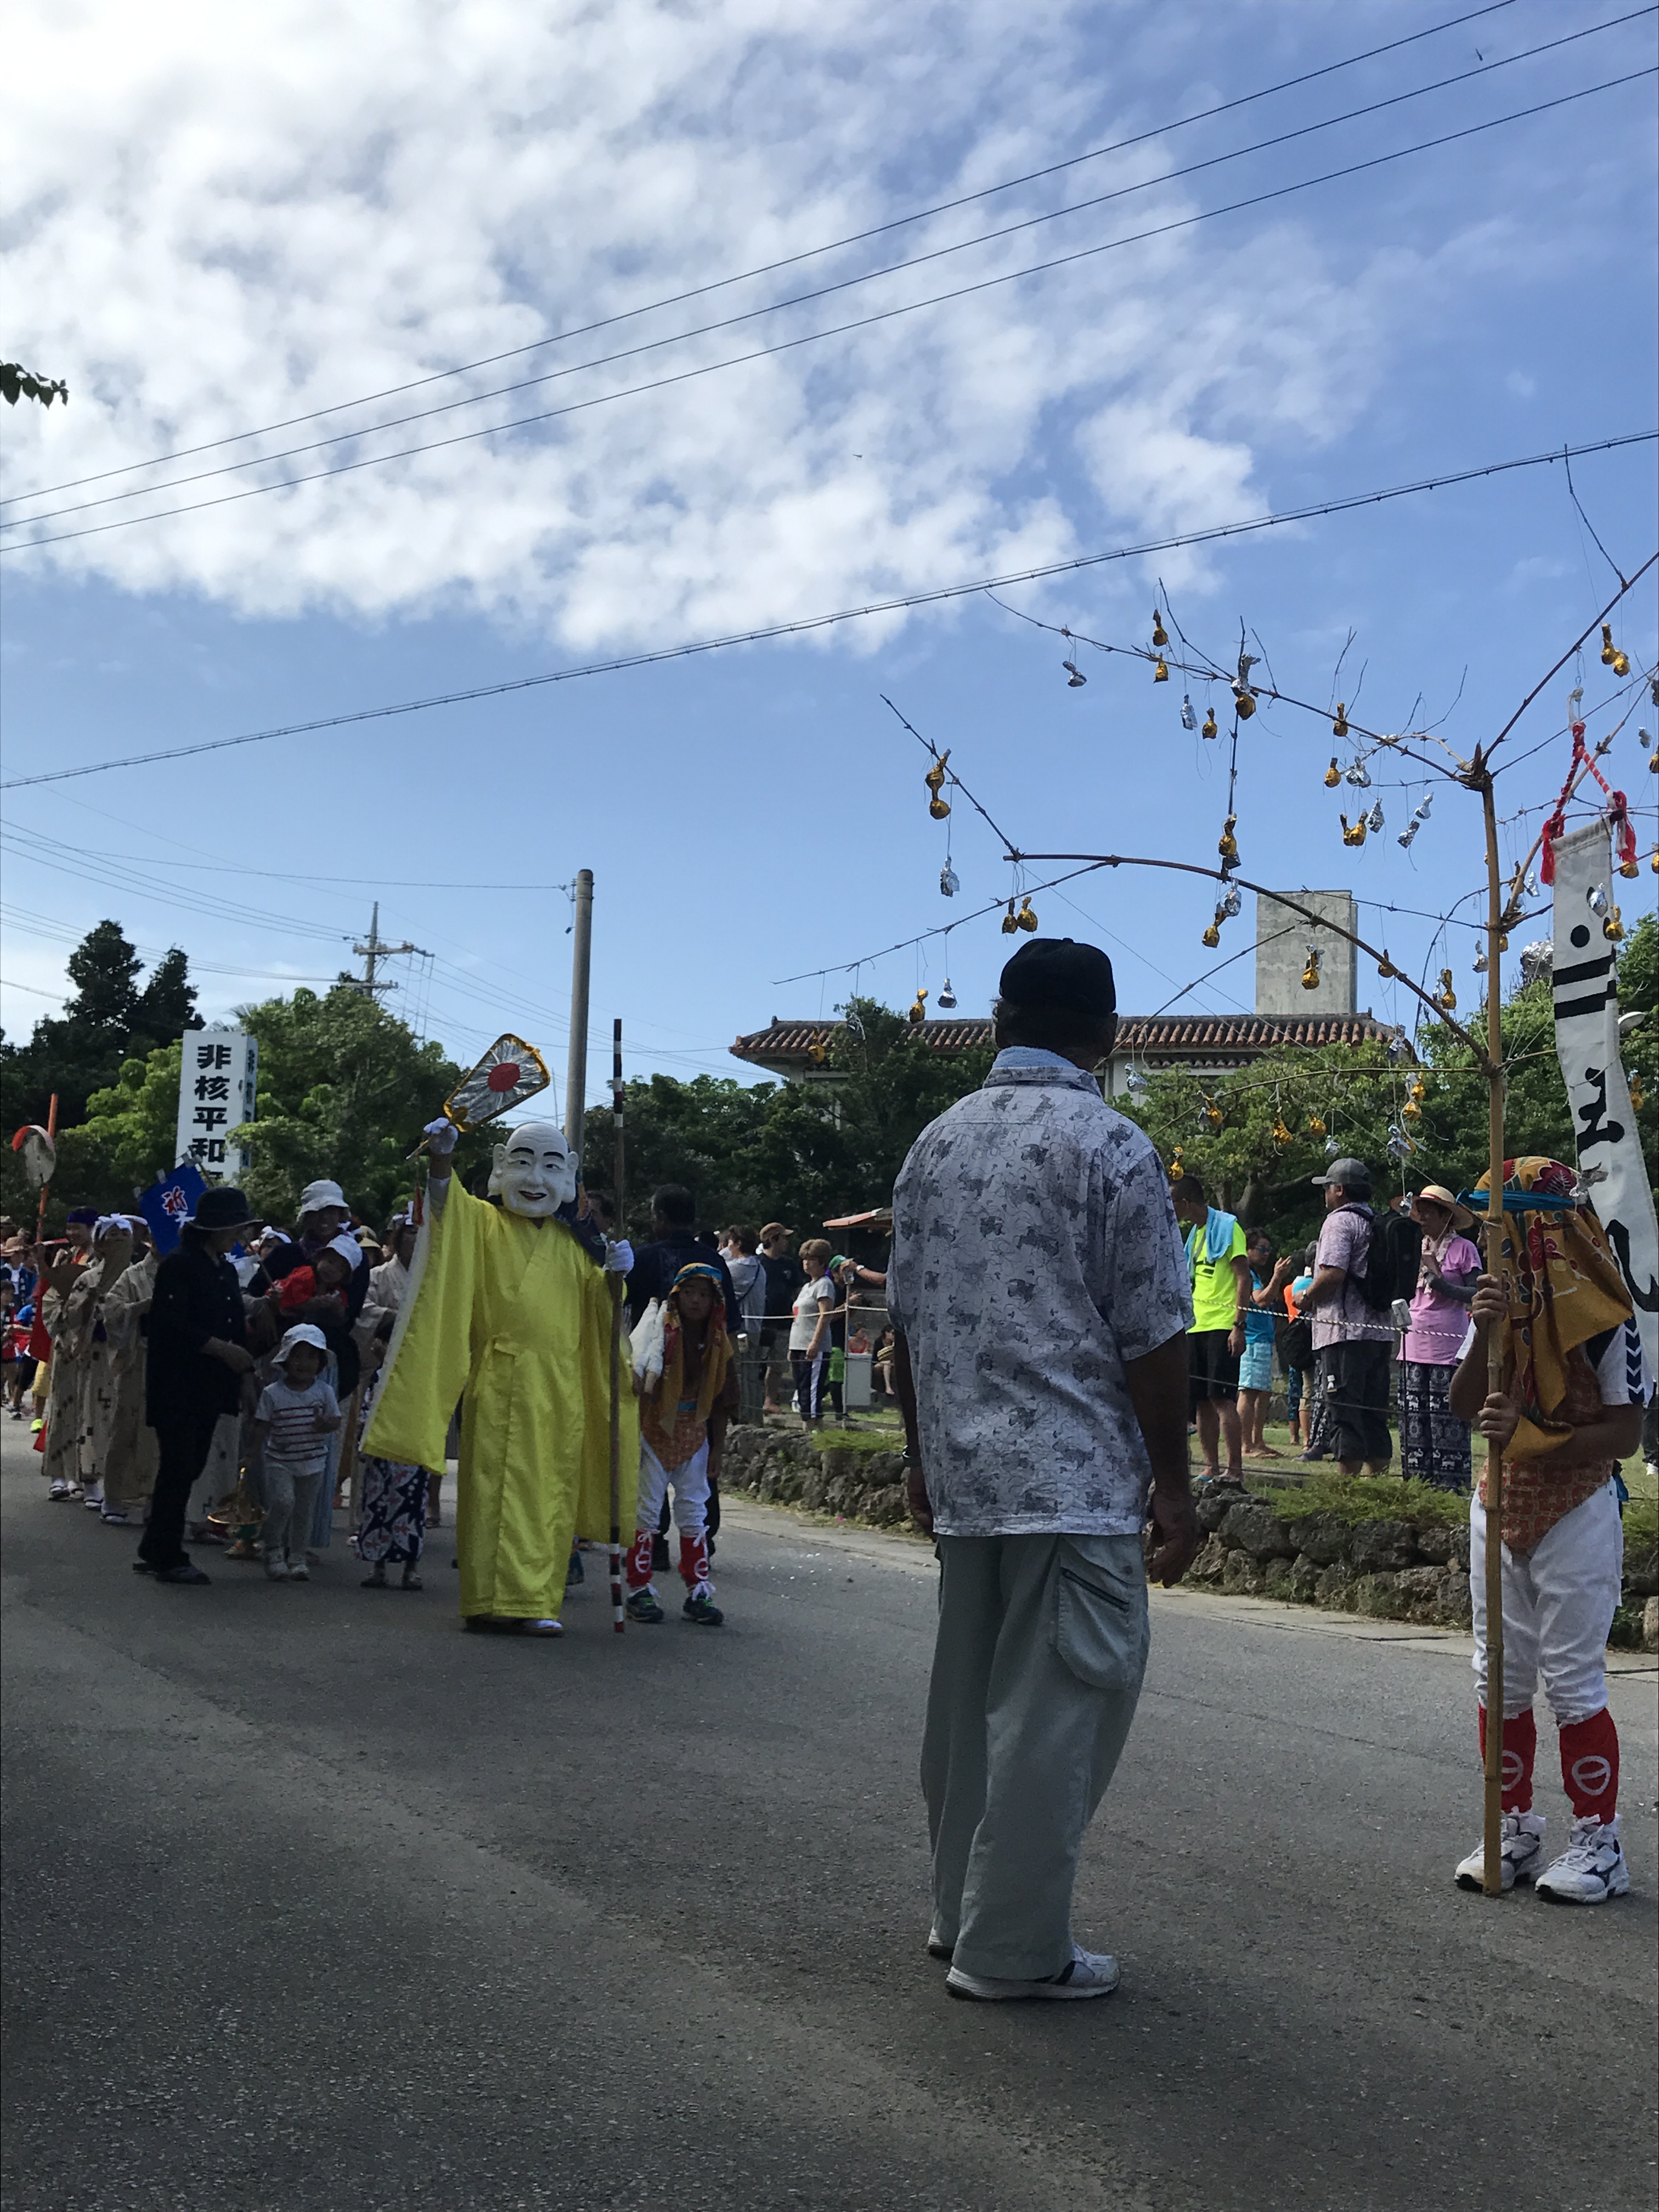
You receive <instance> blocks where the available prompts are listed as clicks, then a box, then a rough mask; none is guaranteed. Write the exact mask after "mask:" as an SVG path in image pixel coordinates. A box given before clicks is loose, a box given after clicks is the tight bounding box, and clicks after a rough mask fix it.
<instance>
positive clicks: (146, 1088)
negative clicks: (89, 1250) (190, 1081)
mask: <svg viewBox="0 0 1659 2212" xmlns="http://www.w3.org/2000/svg"><path fill="white" fill-rule="evenodd" d="M180 1051H181V1048H180V1046H179V1043H178V1042H174V1043H173V1044H164V1045H160V1046H158V1047H157V1048H156V1049H155V1051H154V1052H151V1053H149V1054H146V1055H145V1056H144V1057H143V1059H142V1060H141V1059H137V1058H134V1059H131V1060H124V1061H123V1063H122V1066H121V1072H120V1074H119V1075H118V1078H117V1079H116V1080H115V1082H114V1083H112V1085H109V1087H108V1088H107V1089H106V1090H103V1091H94V1093H93V1095H92V1097H91V1099H90V1100H89V1101H88V1106H87V1114H86V1119H85V1120H84V1121H81V1122H79V1123H78V1124H77V1125H76V1127H73V1128H70V1129H65V1130H64V1131H62V1132H61V1133H60V1134H59V1136H58V1171H57V1173H56V1174H55V1175H54V1176H53V1177H52V1206H53V1210H54V1212H60V1211H61V1210H62V1209H64V1208H67V1207H69V1206H98V1207H100V1209H101V1210H102V1211H103V1212H106V1213H111V1212H124V1211H125V1210H126V1209H127V1208H128V1207H130V1206H131V1205H132V1203H133V1199H134V1196H135V1194H136V1193H137V1192H138V1191H141V1190H143V1188H145V1186H146V1185H147V1184H149V1183H151V1182H155V1178H156V1176H158V1175H166V1174H167V1172H168V1170H170V1169H171V1168H172V1166H173V1154H174V1152H175V1150H176V1149H177V1147H176V1144H175V1141H174V1140H175V1139H176V1137H177V1134H178V1127H179V1057H180Z"/></svg>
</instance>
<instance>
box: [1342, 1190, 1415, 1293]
mask: <svg viewBox="0 0 1659 2212" xmlns="http://www.w3.org/2000/svg"><path fill="white" fill-rule="evenodd" d="M1336 1210H1337V1212H1339V1213H1357V1212H1358V1211H1359V1209H1358V1206H1338V1208H1337V1209H1336ZM1370 1228H1371V1247H1370V1254H1369V1255H1368V1256H1367V1258H1366V1261H1365V1272H1364V1274H1363V1275H1361V1276H1360V1277H1359V1289H1360V1292H1361V1295H1362V1296H1363V1297H1364V1301H1365V1304H1367V1305H1368V1306H1369V1307H1370V1310H1371V1311H1372V1312H1373V1313H1387V1312H1388V1310H1389V1307H1390V1306H1392V1305H1393V1304H1394V1302H1395V1299H1396V1298H1404V1299H1405V1300H1406V1301H1407V1304H1409V1303H1410V1301H1411V1298H1412V1297H1413V1293H1414V1292H1415V1291H1416V1289H1417V1273H1418V1269H1419V1267H1420V1266H1421V1265H1422V1261H1423V1231H1421V1230H1420V1229H1419V1227H1418V1225H1417V1224H1416V1222H1414V1221H1413V1220H1411V1219H1410V1218H1408V1217H1407V1215H1405V1214H1403V1213H1389V1212H1386V1211H1385V1212H1382V1213H1373V1214H1372V1216H1371V1221H1370Z"/></svg>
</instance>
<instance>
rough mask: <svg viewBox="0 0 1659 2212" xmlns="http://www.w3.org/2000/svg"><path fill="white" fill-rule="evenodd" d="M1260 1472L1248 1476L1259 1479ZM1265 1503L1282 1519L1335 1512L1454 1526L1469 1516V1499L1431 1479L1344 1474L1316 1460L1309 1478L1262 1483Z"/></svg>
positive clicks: (1360, 1517)
mask: <svg viewBox="0 0 1659 2212" xmlns="http://www.w3.org/2000/svg"><path fill="white" fill-rule="evenodd" d="M1261 1480H1262V1478H1261V1476H1259V1475H1257V1476H1254V1477H1252V1481H1253V1482H1261ZM1263 1488H1264V1492H1265V1494H1266V1496H1267V1503H1268V1504H1270V1505H1271V1506H1272V1507H1273V1511H1274V1512H1275V1513H1277V1514H1278V1516H1279V1519H1280V1520H1281V1521H1300V1520H1301V1519H1302V1518H1303V1516H1304V1514H1309V1513H1334V1514H1337V1515H1339V1516H1340V1517H1341V1519H1343V1520H1344V1521H1346V1522H1349V1523H1351V1524H1352V1523H1353V1522H1360V1521H1415V1522H1432V1523H1435V1524H1437V1525H1438V1526H1441V1527H1443V1528H1458V1527H1461V1526H1462V1524H1463V1523H1464V1522H1467V1521H1468V1517H1469V1501H1468V1498H1467V1497H1462V1496H1459V1495H1458V1493H1457V1492H1455V1491H1449V1490H1436V1489H1435V1488H1434V1486H1432V1484H1430V1483H1426V1482H1418V1481H1415V1480H1412V1481H1407V1480H1406V1478H1405V1477H1404V1476H1401V1475H1393V1474H1342V1473H1341V1472H1340V1469H1338V1468H1333V1467H1330V1466H1328V1465H1327V1464H1325V1463H1324V1462H1321V1461H1318V1460H1316V1461H1315V1462H1313V1464H1312V1465H1311V1466H1310V1468H1309V1470H1308V1479H1307V1480H1306V1481H1305V1482H1303V1483H1298V1484H1297V1486H1295V1487H1294V1488H1293V1489H1286V1490H1279V1489H1271V1488H1268V1487H1267V1485H1266V1484H1264V1485H1263Z"/></svg>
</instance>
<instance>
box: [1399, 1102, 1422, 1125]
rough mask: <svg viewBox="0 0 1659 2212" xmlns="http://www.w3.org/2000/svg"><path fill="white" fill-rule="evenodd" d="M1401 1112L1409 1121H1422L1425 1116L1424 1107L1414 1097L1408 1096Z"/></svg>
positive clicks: (1402, 1117)
mask: <svg viewBox="0 0 1659 2212" xmlns="http://www.w3.org/2000/svg"><path fill="white" fill-rule="evenodd" d="M1400 1113H1401V1119H1402V1120H1403V1121H1421V1120H1422V1118H1423V1109H1422V1108H1421V1107H1420V1106H1419V1104H1418V1103H1417V1101H1416V1100H1415V1099H1414V1098H1408V1099H1407V1101H1406V1103H1405V1104H1404V1105H1403V1106H1402V1107H1401V1109H1400Z"/></svg>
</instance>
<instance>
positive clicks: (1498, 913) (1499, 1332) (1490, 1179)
mask: <svg viewBox="0 0 1659 2212" xmlns="http://www.w3.org/2000/svg"><path fill="white" fill-rule="evenodd" d="M1475 760H1476V764H1477V766H1478V767H1479V769H1480V808H1481V812H1482V814H1483V816H1484V817H1485V820H1486V1085H1487V1091H1486V1098H1487V1105H1486V1272H1487V1273H1488V1274H1491V1275H1496V1276H1497V1278H1498V1280H1499V1282H1500V1283H1502V1282H1506V1281H1507V1272H1508V1271H1507V1270H1506V1268H1505V1267H1504V1237H1505V1236H1506V1234H1507V1231H1506V1230H1505V1227H1504V1026H1503V1008H1502V1006H1501V1004H1500V1003H1499V999H1498V946H1499V945H1500V944H1501V943H1502V941H1503V934H1504V931H1503V901H1502V894H1501V892H1500V890H1499V888H1498V815H1497V809H1496V807H1495V805H1494V804H1493V800H1492V772H1491V770H1490V769H1487V768H1486V766H1485V765H1484V763H1480V755H1479V753H1477V754H1476V757H1475ZM1506 1334H1507V1320H1506V1322H1505V1326H1504V1328H1495V1329H1493V1330H1492V1332H1491V1334H1489V1335H1488V1337H1487V1339H1486V1395H1488V1396H1489V1397H1490V1396H1492V1395H1494V1394H1495V1393H1497V1392H1498V1391H1500V1390H1501V1389H1503V1387H1504V1339H1505V1336H1506ZM1485 1775H1486V1823H1485V1831H1484V1836H1483V1844H1484V1858H1483V1863H1482V1866H1481V1870H1480V1887H1481V1890H1482V1892H1483V1893H1485V1894H1486V1896H1487V1897H1501V1896H1502V1895H1503V1893H1504V1454H1503V1450H1502V1448H1501V1447H1500V1446H1499V1445H1498V1444H1495V1443H1488V1444H1487V1446H1486V1760H1485Z"/></svg>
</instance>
